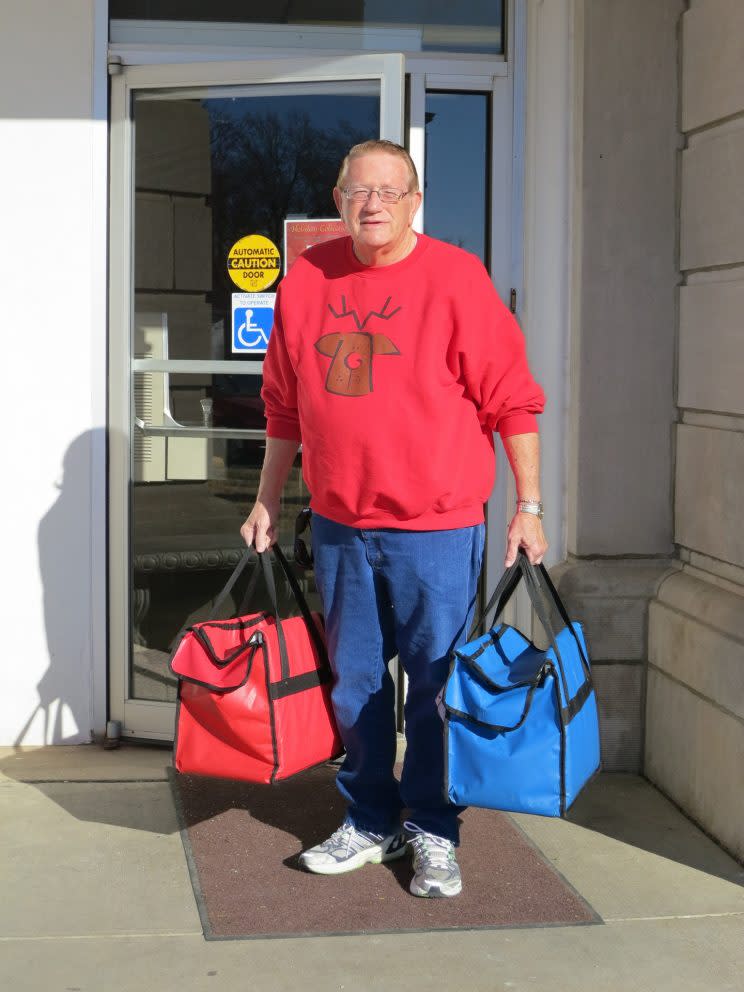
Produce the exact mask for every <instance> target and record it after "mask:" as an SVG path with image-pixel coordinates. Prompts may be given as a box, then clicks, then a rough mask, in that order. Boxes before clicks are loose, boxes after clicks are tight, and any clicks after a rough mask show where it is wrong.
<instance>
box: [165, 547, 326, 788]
mask: <svg viewBox="0 0 744 992" xmlns="http://www.w3.org/2000/svg"><path fill="white" fill-rule="evenodd" d="M274 550H275V553H276V557H277V560H278V561H279V563H280V565H281V566H282V569H283V570H284V574H285V575H286V577H287V580H288V581H289V584H290V587H291V589H292V592H293V593H294V597H295V599H296V601H297V605H298V606H299V608H300V610H301V612H302V616H299V617H291V618H289V619H287V620H280V619H279V609H278V604H277V596H276V587H275V584H274V575H273V572H272V569H271V563H270V561H269V555H268V552H264V553H262V554H259V556H258V557H259V560H260V564H261V573H262V574H263V577H264V579H265V582H266V586H267V589H268V592H269V597H270V599H271V604H272V607H273V610H274V612H273V615H272V614H271V613H254V614H252V615H249V616H238V617H235V618H233V619H229V620H208V621H206V622H204V623H195V624H194V625H193V626H191V627H188V628H187V629H186V631H185V632H184V634H183V636H182V637H181V639H180V641H179V643H178V647H177V648H176V650H175V652H174V654H173V657H172V658H171V663H170V665H171V669H172V671H173V672H174V673H175V674H176V675H177V676H178V680H179V681H178V708H177V712H176V739H175V743H174V763H175V766H176V768H177V769H178V771H179V772H185V773H187V774H195V775H212V776H215V777H217V778H233V779H241V780H243V781H248V782H276V781H278V780H279V779H284V778H288V777H289V776H290V775H294V774H296V773H297V772H301V771H304V770H305V769H307V768H311V767H312V766H313V765H318V764H320V763H322V762H324V761H328V760H329V759H331V758H336V757H338V755H339V754H341V752H342V750H343V748H342V745H341V741H340V739H339V736H338V731H337V729H336V724H335V721H334V718H333V710H332V709H331V700H330V694H331V679H332V677H331V669H330V665H329V663H328V655H327V653H326V648H325V641H324V636H323V621H322V619H321V617H320V616H319V615H318V614H317V613H310V610H309V608H308V605H307V602H306V600H305V597H304V596H303V595H302V590H301V589H300V587H299V584H298V582H297V580H296V578H295V576H294V575H293V574H292V572H291V570H290V568H289V566H288V564H287V561H286V559H285V557H284V555H283V554H282V552H281V550H280V549H279V548H278V547H275V549H274ZM251 557H252V554H251V552H246V554H245V555H244V556H243V558H242V559H241V561H240V563H239V564H238V566H237V568H236V569H235V571H234V572H233V574H232V575H231V576H230V579H229V581H228V583H227V585H226V586H225V588H224V589H223V590H222V592H221V593H220V595H219V596H218V598H217V600H216V601H215V607H214V612H215V613H218V611H219V606H220V605H221V603H222V602H223V601H224V600H225V599H226V597H227V594H228V593H229V592H230V590H231V589H232V587H233V585H234V584H235V582H236V580H237V578H238V576H239V575H240V573H241V572H242V571H243V569H244V568H245V566H246V564H247V562H248V561H249V560H250V559H251ZM257 577H258V572H256V575H255V578H257ZM254 586H255V581H254V582H253V583H252V584H251V588H250V589H249V591H248V593H247V594H246V597H245V599H244V604H245V602H246V600H247V599H248V598H249V597H250V595H251V592H252V589H253V587H254ZM243 608H244V606H243ZM239 612H242V608H241V610H239Z"/></svg>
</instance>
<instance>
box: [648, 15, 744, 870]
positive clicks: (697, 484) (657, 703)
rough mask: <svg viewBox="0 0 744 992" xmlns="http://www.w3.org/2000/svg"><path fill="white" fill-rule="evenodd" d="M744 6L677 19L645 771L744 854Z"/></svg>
mask: <svg viewBox="0 0 744 992" xmlns="http://www.w3.org/2000/svg"><path fill="white" fill-rule="evenodd" d="M743 37H744V5H742V3H741V0H693V2H692V3H691V5H690V9H689V11H687V13H686V14H685V15H684V17H683V31H682V128H683V130H684V134H685V148H684V151H683V152H682V168H681V205H680V268H681V270H682V277H683V281H682V286H681V289H680V299H679V347H678V397H677V403H678V406H679V413H678V417H677V424H676V432H675V436H676V445H677V449H676V454H677V458H676V473H675V540H676V542H677V544H678V546H679V557H680V560H681V566H682V567H681V571H679V572H677V573H676V574H674V575H673V576H671V577H670V578H668V579H667V580H666V581H665V582H664V583H663V584H662V586H661V588H660V590H659V592H658V595H657V597H656V599H655V600H654V602H653V603H652V605H651V613H650V629H649V662H650V665H649V684H648V702H647V721H646V766H645V770H646V774H647V775H648V777H649V778H650V779H651V780H652V781H653V782H655V783H656V784H658V785H659V787H660V788H662V789H663V790H664V791H665V792H666V793H667V794H668V795H670V796H671V797H672V798H673V799H674V800H675V801H676V802H677V803H679V805H680V806H682V807H683V808H684V809H685V810H686V811H687V812H688V813H689V814H690V815H691V816H692V817H693V818H694V819H695V820H697V821H698V822H699V823H700V824H701V825H702V826H703V828H704V829H705V830H707V831H709V832H710V833H711V834H713V835H714V836H715V837H716V838H717V839H718V840H719V841H720V842H721V843H723V844H724V845H725V846H726V847H727V848H729V849H730V850H731V851H732V853H734V855H735V856H737V857H739V858H741V857H742V856H744V789H742V767H743V766H744V529H743V527H742V521H743V520H744V385H743V383H744V186H742V176H743V175H744V58H742V38H743Z"/></svg>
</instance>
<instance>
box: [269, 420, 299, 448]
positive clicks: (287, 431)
mask: <svg viewBox="0 0 744 992" xmlns="http://www.w3.org/2000/svg"><path fill="white" fill-rule="evenodd" d="M266 436H267V437H275V438H276V439H277V440H278V441H297V442H301V441H302V434H301V433H300V423H299V421H298V420H293V419H291V418H289V417H276V416H272V417H267V418H266Z"/></svg>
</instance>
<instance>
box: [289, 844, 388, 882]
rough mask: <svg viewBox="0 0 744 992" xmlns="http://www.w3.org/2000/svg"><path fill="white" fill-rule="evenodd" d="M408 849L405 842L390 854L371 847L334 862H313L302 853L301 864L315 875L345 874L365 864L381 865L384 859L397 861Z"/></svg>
mask: <svg viewBox="0 0 744 992" xmlns="http://www.w3.org/2000/svg"><path fill="white" fill-rule="evenodd" d="M407 851H408V845H407V844H403V846H402V847H399V848H398V850H397V851H392V852H390V853H389V854H386V853H384V852H383V851H382V848H380V847H377V848H374V847H371V848H368V849H367V850H366V851H359V853H358V854H355V855H354V857H353V858H347V860H346V861H337V862H334V863H332V864H311V863H308V862H307V861H305V859H304V858H303V856H302V855H300V865H301V866H302V867H303V868H304V869H305V870H306V871H310V872H312V873H313V875H344V874H345V873H346V872H347V871H356V870H357V868H363V867H364V865H379V864H382V863H383V862H384V861H395V860H396V859H397V858H402V857H403V855H404V854H406V853H407Z"/></svg>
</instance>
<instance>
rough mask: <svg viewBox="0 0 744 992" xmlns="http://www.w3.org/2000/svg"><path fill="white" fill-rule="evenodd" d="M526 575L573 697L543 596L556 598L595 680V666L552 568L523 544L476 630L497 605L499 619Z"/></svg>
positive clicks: (566, 692)
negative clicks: (533, 556) (537, 560)
mask: <svg viewBox="0 0 744 992" xmlns="http://www.w3.org/2000/svg"><path fill="white" fill-rule="evenodd" d="M522 579H524V580H525V585H526V587H527V593H528V595H529V597H530V602H531V603H532V606H533V608H534V610H535V613H536V614H537V618H538V620H539V621H540V623H541V624H542V627H543V629H544V631H545V633H546V634H547V635H548V639H549V641H550V646H551V647H552V648H553V651H554V652H555V657H556V662H557V664H558V671H559V674H560V678H561V684H562V685H563V692H564V695H565V698H566V702H569V700H570V693H569V690H568V683H567V681H566V673H565V669H564V666H563V660H562V658H561V653H560V649H559V647H558V642H557V639H556V636H555V631H554V629H553V625H552V623H551V621H550V617H549V615H548V612H547V611H546V609H545V601H544V599H543V596H545V598H547V599H548V600H550V601H552V602H553V604H554V605H555V607H556V609H557V611H558V614H559V615H560V617H561V619H562V620H563V622H564V623H565V625H566V627H567V628H568V629H569V631H570V632H571V635H572V636H573V638H574V640H575V641H576V645H577V647H578V649H579V658H580V659H581V666H582V668H583V670H584V676H585V680H589V681H590V680H591V669H590V667H589V660H588V658H587V657H586V654H585V652H584V649H583V647H582V645H581V640H580V639H579V637H578V635H577V633H576V631H575V630H574V628H573V625H572V623H571V619H570V617H569V615H568V611H567V610H566V607H565V606H564V604H563V601H562V600H561V598H560V596H559V595H558V591H557V590H556V588H555V586H554V585H553V582H552V580H551V578H550V576H549V574H548V570H547V569H546V568H545V566H544V565H543V564H540V565H533V564H532V562H531V561H530V560H529V559H528V557H527V555H526V554H525V552H524V550H523V549H522V548H520V549H519V551H518V553H517V558H516V560H515V562H514V564H513V565H511V566H510V567H509V568H507V569H506V571H505V572H504V574H503V575H502V576H501V579H500V580H499V582H498V585H497V586H496V589H495V590H494V592H493V594H492V596H491V598H490V599H489V601H488V603H487V605H486V607H485V609H484V610H483V612H482V613H481V616H480V618H479V620H478V622H477V624H476V625H475V627H474V628H473V631H474V632H476V631H478V630H479V629H480V628H481V627H482V626H483V623H484V621H485V619H486V617H487V616H488V614H489V613H490V612H491V610H492V609H493V608H494V607H496V613H495V614H494V624H495V622H496V620H498V618H499V617H500V616H501V614H502V613H503V611H504V609H505V608H506V605H507V603H508V602H509V600H510V599H511V597H512V596H513V594H514V591H515V589H516V588H517V586H518V585H519V583H520V581H521V580H522Z"/></svg>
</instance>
